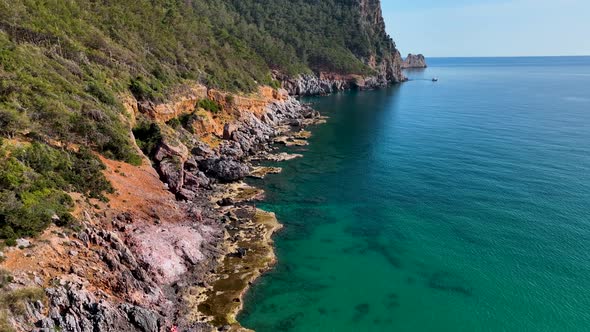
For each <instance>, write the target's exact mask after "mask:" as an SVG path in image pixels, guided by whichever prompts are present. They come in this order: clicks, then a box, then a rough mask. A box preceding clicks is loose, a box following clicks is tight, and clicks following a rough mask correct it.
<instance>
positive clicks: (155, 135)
mask: <svg viewBox="0 0 590 332" xmlns="http://www.w3.org/2000/svg"><path fill="white" fill-rule="evenodd" d="M133 135H134V136H135V141H136V142H137V146H139V148H140V149H141V151H143V153H144V154H145V155H146V156H148V157H150V158H152V157H153V156H154V154H155V153H156V149H157V148H158V145H159V144H160V142H161V141H162V133H161V131H160V127H159V126H158V124H157V123H155V122H151V121H149V120H147V119H140V120H139V121H138V123H137V125H136V126H135V128H133Z"/></svg>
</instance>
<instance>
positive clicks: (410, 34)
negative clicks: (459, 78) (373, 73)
mask: <svg viewBox="0 0 590 332" xmlns="http://www.w3.org/2000/svg"><path fill="white" fill-rule="evenodd" d="M381 4H382V7H383V16H384V17H385V21H386V24H387V30H388V32H389V34H390V35H391V36H392V37H393V39H394V40H395V42H396V44H397V46H398V49H399V50H400V51H401V52H402V54H403V55H404V56H405V55H406V54H407V53H423V54H424V55H425V56H427V57H444V56H542V55H590V0H471V1H468V0H381Z"/></svg>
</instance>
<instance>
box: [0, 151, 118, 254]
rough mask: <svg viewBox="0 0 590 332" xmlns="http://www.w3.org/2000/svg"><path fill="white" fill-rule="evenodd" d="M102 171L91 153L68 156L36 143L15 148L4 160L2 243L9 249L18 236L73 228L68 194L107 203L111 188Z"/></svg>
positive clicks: (0, 168) (0, 166)
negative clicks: (54, 223) (52, 225)
mask: <svg viewBox="0 0 590 332" xmlns="http://www.w3.org/2000/svg"><path fill="white" fill-rule="evenodd" d="M104 169H105V166H104V164H103V163H102V162H101V161H100V160H99V159H98V158H97V157H96V156H95V155H94V154H93V153H92V152H91V151H90V150H88V149H87V148H81V149H80V150H79V151H78V152H68V151H63V150H59V149H55V148H52V147H50V146H47V145H44V144H41V143H37V142H34V143H32V144H31V145H30V146H26V147H21V148H13V149H12V150H11V152H10V156H9V157H6V156H5V157H4V158H0V225H2V228H0V239H5V240H7V241H6V244H7V245H11V243H12V241H13V240H15V239H16V238H18V237H22V236H35V235H37V234H39V233H40V232H42V231H43V230H44V229H45V228H46V227H47V226H48V225H49V224H50V223H51V222H52V221H53V220H56V221H57V223H58V225H59V226H70V225H72V224H73V223H74V222H75V220H74V218H73V216H72V215H71V214H70V210H71V209H72V208H73V206H74V202H73V201H72V198H71V197H70V196H69V195H68V194H67V192H78V193H81V194H84V195H85V196H87V197H91V198H99V199H103V200H104V199H106V197H105V196H104V194H105V193H111V192H113V188H112V186H111V184H110V183H109V182H108V180H107V179H106V178H105V176H104V174H103V173H102V171H103V170H104ZM55 217H57V218H55Z"/></svg>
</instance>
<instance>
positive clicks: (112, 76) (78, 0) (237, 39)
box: [0, 0, 394, 242]
mask: <svg viewBox="0 0 590 332" xmlns="http://www.w3.org/2000/svg"><path fill="white" fill-rule="evenodd" d="M358 3H359V1H358V0H322V1H317V0H273V1H268V0H117V1H112V0H71V1H63V0H0V137H4V138H5V139H6V138H7V139H10V142H11V143H10V144H9V143H8V141H7V140H5V142H4V144H2V146H1V147H0V238H3V239H8V240H9V241H11V242H13V240H14V238H15V237H18V236H25V235H35V234H37V233H38V232H39V231H40V230H42V229H43V228H44V227H45V226H46V225H48V224H49V223H50V222H51V220H52V218H53V219H54V220H58V219H59V220H65V221H67V220H70V219H71V216H69V210H70V208H71V206H72V202H71V199H70V198H69V196H68V195H67V194H66V193H67V192H79V193H82V194H84V195H86V196H87V197H98V198H101V197H103V195H104V193H105V192H108V191H109V190H110V186H109V185H108V183H107V182H106V180H105V179H104V177H103V176H102V175H101V169H102V167H103V166H102V164H101V163H100V161H99V160H98V159H97V158H96V157H95V156H94V155H93V153H92V152H90V151H94V152H98V153H100V154H102V155H104V156H105V157H107V158H115V159H118V160H123V161H127V162H130V163H138V162H140V160H141V159H140V158H139V156H138V155H137V152H136V150H135V148H134V146H133V143H132V142H131V140H130V130H129V125H128V123H129V121H128V120H129V119H128V118H129V117H130V116H131V115H130V114H127V113H126V112H125V110H124V107H123V105H122V103H121V101H120V96H121V95H122V94H124V93H132V94H133V95H134V96H135V97H136V98H137V99H139V100H150V101H162V100H164V99H165V98H166V96H167V94H168V93H170V92H171V91H172V89H174V88H175V87H177V86H180V85H182V84H184V83H187V82H194V81H198V82H201V83H203V84H206V85H208V86H210V87H216V88H220V89H223V90H229V91H236V92H248V91H252V90H254V89H255V88H256V87H257V86H258V85H260V84H269V85H271V86H275V87H276V86H277V82H276V81H274V80H273V79H272V78H271V70H279V71H281V72H283V73H285V74H289V75H294V74H298V73H304V72H309V71H312V70H313V71H320V70H327V71H332V72H339V73H368V72H370V71H371V69H370V68H369V67H367V65H366V64H365V63H366V62H367V61H368V58H369V57H370V56H372V55H374V56H376V57H377V59H378V58H379V57H380V56H383V55H384V54H387V53H391V51H392V49H393V47H394V46H393V43H392V42H391V40H390V38H389V37H388V36H387V35H386V34H385V33H384V31H383V29H372V28H368V27H367V26H368V25H367V24H366V22H365V21H366V18H363V17H362V15H363V14H361V13H360V11H359V10H358V8H357V7H358V6H359V4H358ZM199 106H200V107H201V108H204V109H206V110H208V111H210V112H214V113H216V112H219V111H220V109H219V105H218V104H215V103H212V102H210V101H208V100H203V101H201V102H200V104H199ZM191 121H193V119H192V118H190V117H185V118H183V119H179V121H178V123H177V124H176V125H181V126H183V127H185V128H190V122H191ZM158 130H159V129H158V127H157V126H156V125H153V124H150V123H147V122H146V123H141V122H140V123H139V125H138V127H137V128H135V130H134V132H135V134H136V136H137V137H138V143H139V145H140V148H141V149H142V150H143V151H144V152H145V153H147V154H150V153H153V150H154V148H155V146H154V145H155V144H156V143H157V142H155V141H154V140H155V139H157V137H158V134H159V132H158ZM15 142H16V143H15ZM23 142H26V144H24V145H23V144H21V143H23ZM31 142H32V144H29V143H31ZM76 146H79V147H83V148H81V149H80V150H79V152H73V150H77V149H75V148H73V147H76ZM84 147H88V149H86V148H84ZM56 217H57V218H56Z"/></svg>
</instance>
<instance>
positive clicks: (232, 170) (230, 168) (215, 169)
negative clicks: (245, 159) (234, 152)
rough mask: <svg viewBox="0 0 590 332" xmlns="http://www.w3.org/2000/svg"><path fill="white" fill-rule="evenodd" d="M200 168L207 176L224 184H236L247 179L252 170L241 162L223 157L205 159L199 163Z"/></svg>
mask: <svg viewBox="0 0 590 332" xmlns="http://www.w3.org/2000/svg"><path fill="white" fill-rule="evenodd" d="M199 167H200V168H201V169H203V170H204V172H205V174H207V175H209V176H210V177H213V178H216V179H218V180H219V181H222V182H235V181H239V180H242V179H243V178H245V177H246V176H247V175H248V173H249V172H250V168H249V167H248V166H247V165H246V164H243V163H241V162H239V161H236V160H233V159H230V158H227V157H221V158H218V159H205V160H203V161H201V163H199Z"/></svg>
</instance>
